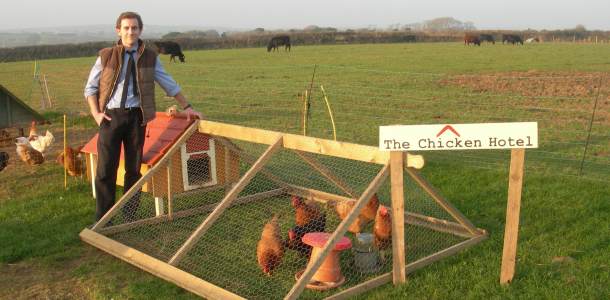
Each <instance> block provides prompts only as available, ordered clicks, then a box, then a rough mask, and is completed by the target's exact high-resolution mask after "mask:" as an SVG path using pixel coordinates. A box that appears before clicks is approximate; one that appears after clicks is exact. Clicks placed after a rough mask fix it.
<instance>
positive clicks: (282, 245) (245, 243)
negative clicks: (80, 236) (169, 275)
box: [94, 132, 467, 299]
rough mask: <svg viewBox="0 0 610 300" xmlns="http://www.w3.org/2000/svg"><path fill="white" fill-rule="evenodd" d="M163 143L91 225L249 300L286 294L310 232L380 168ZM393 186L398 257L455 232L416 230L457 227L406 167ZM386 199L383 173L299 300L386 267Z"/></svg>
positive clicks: (340, 215) (328, 229) (241, 145)
mask: <svg viewBox="0 0 610 300" xmlns="http://www.w3.org/2000/svg"><path fill="white" fill-rule="evenodd" d="M174 147H175V150H170V152H169V153H168V154H166V155H165V157H164V158H165V159H162V160H161V161H160V162H159V163H158V164H157V165H155V166H154V167H152V169H150V171H149V172H148V173H146V174H145V175H144V176H145V178H144V179H143V180H141V181H140V182H139V183H138V184H136V185H135V186H134V188H132V189H131V190H130V191H128V192H127V193H128V194H127V195H126V197H122V198H121V200H120V201H119V202H118V203H117V204H116V205H115V207H113V208H112V210H111V211H110V212H109V214H107V216H110V215H112V217H110V218H107V217H104V218H103V219H102V220H101V221H100V223H99V224H98V225H99V227H98V228H94V230H95V231H97V232H98V233H101V234H103V235H105V236H106V237H108V238H110V239H112V240H115V241H117V242H119V243H121V244H124V245H126V246H128V247H131V248H134V249H136V250H139V251H141V252H143V253H145V254H147V255H149V256H152V257H154V258H157V259H159V260H161V261H164V262H168V263H169V264H171V265H174V266H176V267H178V268H179V269H181V270H184V271H186V272H188V273H190V274H192V275H194V276H196V277H199V278H201V279H203V280H205V281H206V282H209V283H212V284H214V285H216V286H218V287H220V288H222V289H224V290H227V291H230V292H232V293H234V294H237V295H240V296H242V297H245V298H251V299H277V298H283V297H284V296H285V295H286V294H288V293H289V292H290V291H291V289H292V288H293V286H294V285H295V283H296V282H297V279H298V278H299V276H301V274H302V273H303V271H304V270H305V268H306V267H307V266H308V263H309V262H310V261H311V260H312V259H311V257H316V255H317V254H316V253H317V252H316V251H317V250H315V249H316V248H321V247H323V245H324V241H325V240H324V239H322V241H321V242H320V241H315V240H313V239H312V237H313V236H314V235H315V234H314V233H316V232H325V233H328V234H332V233H333V232H334V231H336V229H337V228H338V226H339V224H340V223H341V221H342V220H343V219H345V218H346V217H347V216H348V214H349V213H350V212H351V210H352V208H353V206H354V204H355V202H356V200H357V199H358V198H359V197H360V196H361V195H362V194H363V192H364V191H365V190H366V189H367V187H369V185H370V184H371V182H372V181H373V179H374V178H375V177H376V176H377V175H378V173H379V172H380V170H382V167H383V166H382V165H380V164H376V163H368V162H362V161H356V160H351V159H344V158H339V157H333V156H329V155H320V154H314V153H308V152H302V151H299V150H292V149H286V148H281V147H279V150H277V151H274V149H276V148H274V147H270V146H269V145H266V144H258V143H253V142H246V141H240V140H230V139H227V138H224V137H220V136H209V135H204V134H201V133H198V132H196V133H195V134H193V135H191V136H190V137H188V138H186V141H185V142H183V143H178V144H177V145H175V146H174ZM405 174H406V173H405ZM404 185H405V189H404V190H405V199H407V201H406V202H405V210H406V211H407V214H406V218H405V221H406V224H407V225H406V226H405V236H404V238H405V240H406V249H407V250H406V259H407V262H411V261H415V260H417V259H420V258H423V257H426V256H429V255H432V254H434V253H436V252H438V251H441V250H443V249H445V248H447V247H450V246H452V245H455V244H457V243H459V242H461V241H464V240H465V239H467V237H466V236H459V235H455V234H452V233H447V232H442V231H438V230H434V227H432V226H427V227H426V226H422V224H424V225H426V224H428V223H429V222H430V219H433V220H437V221H438V220H444V222H449V223H453V224H455V226H457V227H459V226H461V225H459V224H457V223H455V222H456V220H455V219H453V218H452V217H451V215H449V214H448V213H447V212H445V211H444V210H443V209H442V208H441V207H439V206H438V205H436V204H435V203H434V201H433V200H432V199H431V197H430V196H429V195H428V194H427V193H426V192H425V191H423V190H422V189H421V188H419V187H418V186H417V184H415V183H414V182H413V181H412V180H410V179H409V178H408V176H406V175H405V179H404ZM390 195H391V189H390V182H389V177H388V179H386V180H385V182H383V183H382V184H381V186H380V187H379V189H378V190H377V192H376V193H375V194H374V195H373V197H372V198H371V200H370V201H369V202H368V203H367V204H366V205H365V206H364V208H363V209H362V211H361V212H360V214H359V216H358V218H357V219H356V221H355V222H354V223H353V224H351V225H350V226H349V228H348V232H347V233H346V234H345V235H344V239H343V241H341V242H340V243H339V244H341V246H340V247H342V249H341V251H337V252H336V253H337V262H338V269H337V268H335V269H332V270H331V275H329V276H331V277H328V278H333V279H332V280H330V281H322V280H321V279H320V278H327V277H323V276H322V275H318V274H319V273H316V275H314V280H313V281H312V282H310V284H309V285H308V286H307V288H305V289H304V291H303V293H302V294H301V295H300V297H302V298H305V299H309V298H312V299H314V298H322V297H327V296H331V295H333V294H335V293H337V292H339V291H343V290H346V289H349V288H350V287H354V286H356V285H358V284H361V283H363V282H365V281H367V280H369V279H372V278H375V277H378V276H380V275H382V274H385V273H388V272H391V271H392V247H391V221H390V220H391V208H390V207H391V197H390ZM123 198H124V199H123ZM225 198H230V200H229V201H231V200H232V201H231V202H229V203H228V205H227V206H225V205H224V202H223V199H225ZM225 200H226V199H225ZM215 210H218V211H219V213H217V212H216V211H215ZM96 226H97V225H96ZM431 228H432V229H431ZM307 236H309V239H308V238H307ZM327 237H328V236H327ZM316 243H317V244H316ZM312 246H314V247H312ZM337 247H339V246H337ZM335 249H337V248H335ZM312 253H313V254H312ZM336 267H337V266H336ZM322 268H326V269H328V268H329V267H328V266H327V265H326V263H325V264H323V266H322V267H321V269H322ZM338 270H340V271H339V272H340V274H342V275H338V273H337V272H338ZM333 272H334V273H333ZM333 274H334V275H333Z"/></svg>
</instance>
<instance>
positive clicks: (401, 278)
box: [390, 151, 407, 285]
mask: <svg viewBox="0 0 610 300" xmlns="http://www.w3.org/2000/svg"><path fill="white" fill-rule="evenodd" d="M404 156H405V153H404V152H401V151H392V152H390V183H391V189H392V190H391V194H392V261H393V269H392V281H393V282H394V284H395V285H396V284H400V283H404V282H406V281H407V277H406V276H407V275H406V273H405V272H406V269H405V264H406V255H405V194H404V179H403V164H404V163H403V159H404Z"/></svg>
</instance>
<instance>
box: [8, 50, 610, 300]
mask: <svg viewBox="0 0 610 300" xmlns="http://www.w3.org/2000/svg"><path fill="white" fill-rule="evenodd" d="M609 50H610V45H604V44H598V45H595V44H552V43H543V44H535V45H524V46H508V45H499V44H496V45H487V44H485V45H483V46H481V47H472V46H471V47H466V46H464V45H462V44H461V43H430V44H417V43H415V44H366V45H337V46H302V47H299V46H298V45H297V46H295V47H293V48H292V52H291V53H285V52H280V53H267V52H266V51H265V49H262V48H258V49H231V50H214V51H187V52H185V54H186V63H185V64H174V63H171V64H170V63H168V57H162V61H163V63H164V66H165V68H166V69H167V70H168V72H169V73H170V74H172V75H173V76H174V78H175V79H176V80H177V81H178V83H179V84H180V85H181V87H182V88H183V92H184V94H185V95H186V96H187V98H188V99H190V101H191V102H192V103H193V106H194V107H195V108H196V109H198V110H200V111H202V112H203V113H204V115H205V116H206V118H208V119H211V120H214V121H222V122H227V123H233V124H239V125H246V126H255V127H260V128H265V129H271V130H278V131H285V132H290V133H302V124H301V122H302V116H301V113H302V107H303V102H302V95H303V93H304V91H305V90H306V89H307V88H308V87H309V86H310V81H311V78H312V72H313V70H314V66H316V65H317V67H316V73H315V78H314V83H313V89H312V91H313V92H312V102H311V117H310V118H309V122H308V125H309V131H308V134H309V135H313V136H317V137H322V138H332V130H331V122H330V120H329V118H328V112H327V111H326V105H325V104H324V100H323V98H322V93H321V91H320V85H323V86H324V89H325V90H326V93H327V95H328V99H329V100H330V104H331V106H332V110H333V114H334V117H335V122H336V127H337V138H338V140H342V141H349V142H356V143H363V144H369V145H376V144H377V134H378V132H377V128H378V126H379V125H389V124H432V123H474V122H508V121H538V122H539V135H540V148H539V149H535V150H528V151H526V173H525V181H524V188H523V202H522V210H521V231H520V234H519V246H518V252H517V272H516V275H515V279H514V282H513V283H512V284H511V285H509V286H506V287H503V286H500V285H499V283H498V282H499V273H500V259H501V251H502V242H503V230H504V213H505V209H506V197H507V183H508V177H507V176H508V175H507V173H508V157H509V151H471V152H452V151H448V152H427V153H420V154H423V155H424V156H425V157H426V167H425V168H424V169H423V170H422V173H423V174H424V176H426V177H427V178H428V179H429V181H430V182H431V183H432V184H434V185H435V186H436V187H437V188H438V189H439V191H440V192H441V194H443V195H444V196H445V197H446V198H447V199H449V200H450V201H451V202H452V203H453V204H454V205H455V206H456V207H457V208H458V209H460V210H461V211H462V212H463V213H464V215H466V216H467V217H468V218H470V220H471V221H472V222H473V223H474V224H475V225H476V226H477V227H480V228H484V229H486V230H488V232H489V233H490V236H489V239H487V240H486V241H484V242H482V243H480V244H478V245H476V246H474V247H473V248H470V249H469V250H467V251H464V252H462V253H460V254H458V255H455V256H452V257H450V258H447V259H444V260H442V261H440V262H437V263H434V264H432V265H431V266H429V267H426V268H423V269H421V270H419V271H417V272H415V273H414V274H411V275H409V278H408V282H407V283H406V284H404V285H401V286H398V287H394V286H392V285H385V286H382V287H380V288H377V289H375V290H373V291H371V292H368V293H366V294H363V295H362V296H360V297H359V298H362V299H391V298H396V297H404V298H406V297H408V298H412V299H459V298H468V299H481V298H491V299H608V298H610V289H609V288H608V286H610V268H609V265H608V262H610V225H609V224H610V188H609V187H608V186H609V182H610V136H609V133H610V102H609V100H608V94H609V93H608V92H609V91H610V84H609V83H610V77H608V76H607V75H605V74H606V73H608V71H610V62H608V55H607V53H608V51H609ZM94 61H95V58H94V57H86V58H73V59H61V60H44V61H38V62H37V65H38V66H39V68H40V71H41V72H42V73H44V74H46V76H47V80H48V84H49V88H50V93H51V95H52V96H53V98H54V100H55V104H56V106H55V107H54V108H53V109H50V110H45V111H42V110H40V104H39V102H40V90H39V87H38V86H37V85H35V84H33V82H34V80H33V78H32V74H33V70H34V62H33V61H28V62H16V63H3V64H0V84H2V85H4V86H5V87H7V88H8V89H9V90H11V91H12V92H13V93H14V94H16V95H17V96H18V97H21V98H22V99H23V100H24V101H25V102H27V103H28V104H30V105H31V106H32V107H33V108H35V109H37V110H39V111H41V113H42V114H43V115H44V116H45V117H47V118H48V119H50V121H52V125H50V126H47V127H45V126H43V127H42V128H44V129H47V128H50V129H51V130H52V131H53V132H54V133H56V137H57V138H58V141H57V142H56V143H58V144H59V142H60V141H61V140H62V139H61V127H62V125H61V122H62V114H63V113H67V115H68V123H69V130H68V140H69V141H79V142H80V141H85V140H87V139H88V138H90V137H91V135H92V134H93V133H94V131H95V126H94V125H95V124H94V122H93V120H92V119H91V118H90V117H88V116H87V114H86V113H87V111H88V108H87V106H86V103H85V101H84V99H83V96H82V94H83V87H84V85H85V81H86V77H87V75H88V72H89V70H90V68H91V66H92V64H93V62H94ZM528 74H535V76H538V77H543V78H546V79H545V80H546V81H544V82H545V84H547V86H546V87H545V88H543V87H538V88H539V89H548V85H556V86H557V89H556V91H554V92H551V93H542V92H541V93H536V92H535V89H536V87H537V85H535V84H533V85H527V84H526V85H524V86H527V87H529V88H533V89H534V92H531V91H530V92H527V91H521V90H510V89H507V90H484V91H482V90H477V89H473V88H469V87H463V86H458V85H455V84H447V83H445V82H446V81H447V80H450V79H451V78H455V76H464V75H467V76H475V78H477V79H478V78H484V77H482V76H488V77H489V78H492V79H491V81H490V82H494V81H502V80H505V78H507V77H508V78H510V80H512V81H515V82H518V81H527V80H531V78H530V77H529V76H528ZM477 76H478V77H477ZM532 76H534V75H532ZM600 84H601V87H600ZM564 86H568V87H571V88H568V89H565V88H562V87H564ZM580 88H582V89H584V91H583V92H581V93H579V94H572V90H579V89H580ZM596 99H597V100H598V101H597V107H596V113H595V116H594V118H593V123H592V126H591V134H590V135H589V134H588V129H589V126H590V122H591V116H592V112H593V107H594V103H595V101H596ZM173 103H174V101H173V100H172V99H169V98H166V97H164V94H163V92H162V90H161V89H160V88H157V107H158V109H159V110H164V109H165V108H166V107H167V106H169V105H171V104H173ZM587 137H589V144H588V146H587V147H588V148H587V153H586V155H585V161H584V166H583V170H582V175H580V176H579V175H578V174H579V172H580V164H581V158H582V157H583V153H584V147H585V143H586V142H585V141H586V140H587ZM58 147H59V145H56V148H54V149H53V150H57V149H59V148H58ZM6 149H8V150H6ZM2 150H3V151H7V152H9V154H10V155H11V156H14V153H15V152H14V147H12V146H10V145H9V146H7V147H6V148H2ZM48 160H49V161H48V162H45V163H44V164H43V165H41V166H38V167H29V166H26V165H25V164H24V163H22V162H20V161H15V160H13V161H11V162H12V165H9V167H8V168H7V169H5V170H4V171H2V172H0V241H2V243H1V244H0V245H1V247H0V298H5V299H30V298H75V299H82V298H85V299H110V298H113V299H191V298H195V296H193V295H192V294H190V293H189V292H186V291H184V290H182V289H181V288H178V287H176V286H174V285H173V284H171V283H167V282H165V281H164V280H161V279H158V278H156V277H154V276H152V275H149V274H148V273H146V272H143V271H140V270H139V269H137V268H135V267H132V266H131V265H129V264H127V263H124V262H122V261H120V260H118V259H116V258H114V257H112V256H110V255H108V254H105V253H103V252H101V251H98V250H96V249H95V248H93V247H90V246H88V245H87V244H85V243H83V242H81V241H80V239H79V238H78V233H79V232H80V230H81V229H82V228H84V227H85V226H88V225H90V224H91V223H92V222H93V218H94V209H95V202H94V200H93V198H92V197H91V188H90V184H89V183H88V182H87V181H86V180H78V179H74V178H70V180H69V187H68V189H67V190H64V189H63V171H62V169H61V167H60V166H58V165H56V164H55V163H54V162H53V160H54V155H53V156H52V158H51V159H48ZM406 201H409V200H408V199H407V200H406ZM251 250H252V251H255V249H251ZM244 281H253V280H251V279H245V280H244ZM254 281H255V280H254Z"/></svg>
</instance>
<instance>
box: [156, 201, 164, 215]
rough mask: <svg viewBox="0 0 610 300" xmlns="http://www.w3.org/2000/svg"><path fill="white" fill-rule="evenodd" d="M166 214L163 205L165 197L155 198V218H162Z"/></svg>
mask: <svg viewBox="0 0 610 300" xmlns="http://www.w3.org/2000/svg"><path fill="white" fill-rule="evenodd" d="M164 214H165V207H164V205H163V197H155V216H157V217H158V216H161V215H164Z"/></svg>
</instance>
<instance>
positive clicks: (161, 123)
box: [81, 112, 195, 166]
mask: <svg viewBox="0 0 610 300" xmlns="http://www.w3.org/2000/svg"><path fill="white" fill-rule="evenodd" d="M194 121H195V120H193V119H191V120H187V119H184V118H177V117H174V118H171V117H168V116H167V115H166V114H165V113H164V112H157V117H156V118H155V119H154V120H152V121H151V122H149V123H148V125H147V126H146V137H145V140H144V153H143V157H142V163H143V164H147V165H149V166H152V165H154V164H155V163H156V162H157V161H159V159H161V157H163V155H164V154H165V153H166V152H167V151H168V150H169V148H170V147H171V146H172V145H173V144H174V143H175V142H176V141H177V140H178V138H180V136H181V135H182V133H184V131H185V130H186V129H187V128H188V127H189V126H190V125H191V124H192V123H193V122H194ZM97 137H98V135H97V134H96V135H95V136H94V137H93V138H92V139H91V140H89V142H87V144H86V145H85V146H84V147H83V149H82V150H81V151H82V152H85V153H92V154H97ZM187 145H188V143H187ZM123 159H124V156H123V148H122V147H121V160H123Z"/></svg>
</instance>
